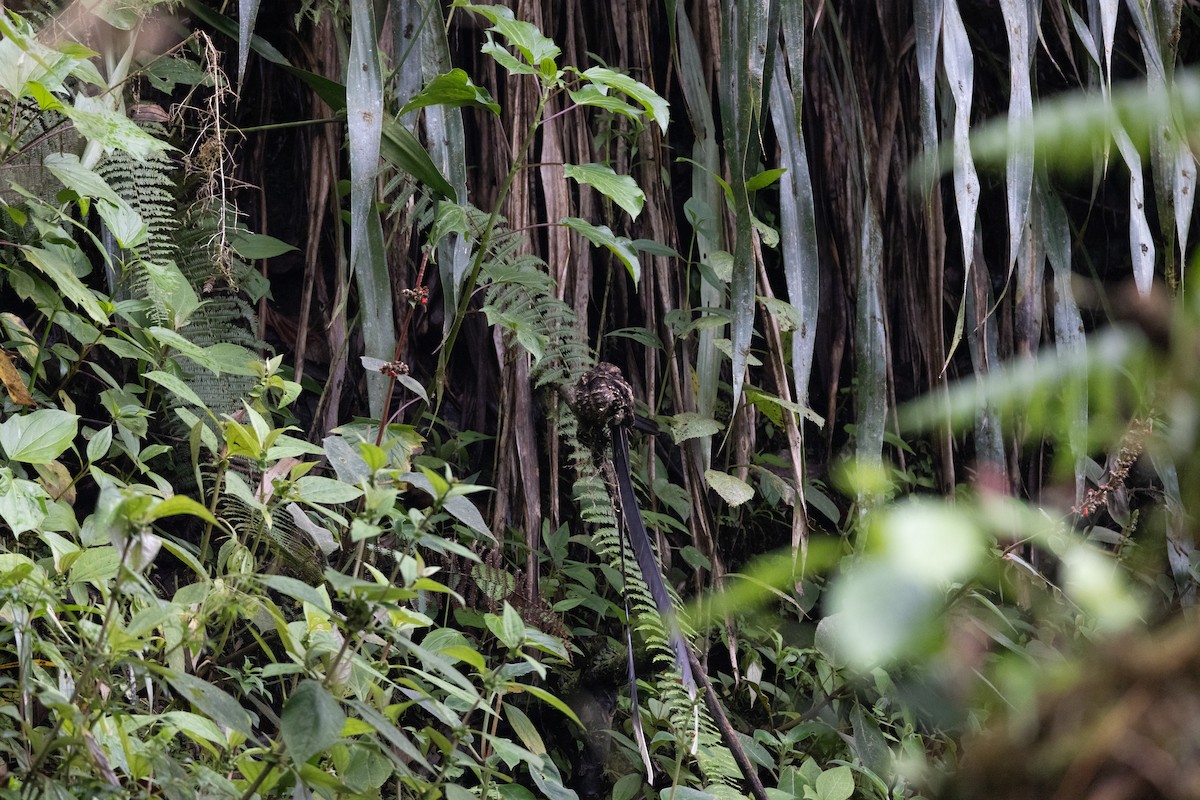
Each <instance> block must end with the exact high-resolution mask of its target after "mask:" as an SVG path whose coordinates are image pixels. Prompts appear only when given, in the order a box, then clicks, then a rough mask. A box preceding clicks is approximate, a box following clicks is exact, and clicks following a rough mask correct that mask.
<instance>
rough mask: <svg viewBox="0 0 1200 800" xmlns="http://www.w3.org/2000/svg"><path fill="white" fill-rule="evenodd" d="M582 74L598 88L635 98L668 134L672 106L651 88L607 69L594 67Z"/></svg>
mask: <svg viewBox="0 0 1200 800" xmlns="http://www.w3.org/2000/svg"><path fill="white" fill-rule="evenodd" d="M581 74H582V75H583V77H585V78H587V79H588V80H589V81H591V82H592V83H594V84H596V85H598V86H606V87H610V88H613V89H616V90H617V91H618V92H621V93H622V94H625V95H627V96H629V97H631V98H633V99H634V100H635V101H636V102H638V103H640V104H641V106H642V108H644V109H646V113H647V114H648V115H649V116H650V119H652V120H654V121H655V122H657V123H658V127H659V128H660V129H661V130H662V132H663V133H666V132H667V125H669V124H670V122H671V106H670V104H669V103H667V101H666V100H664V99H663V98H662V97H660V96H659V95H658V93H657V92H655V91H654V90H653V89H651V88H650V87H649V86H647V85H646V84H644V83H642V82H640V81H636V80H634V79H633V78H631V77H629V76H628V75H626V74H624V73H622V72H617V71H616V70H611V69H608V68H607V67H592V68H591V69H588V70H585V71H584V72H583V73H581Z"/></svg>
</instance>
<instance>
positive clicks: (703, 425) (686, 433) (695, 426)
mask: <svg viewBox="0 0 1200 800" xmlns="http://www.w3.org/2000/svg"><path fill="white" fill-rule="evenodd" d="M669 425H670V427H671V438H672V439H673V440H675V444H679V443H680V442H684V441H687V440H688V439H697V438H699V437H701V436H712V435H714V434H717V433H720V432H721V429H722V428H724V427H725V426H724V425H722V424H721V423H719V422H717V421H716V420H715V419H712V418H711V417H705V416H703V415H701V414H696V413H694V412H690V411H685V412H684V413H682V414H676V415H675V416H673V417H671V418H670V421H669Z"/></svg>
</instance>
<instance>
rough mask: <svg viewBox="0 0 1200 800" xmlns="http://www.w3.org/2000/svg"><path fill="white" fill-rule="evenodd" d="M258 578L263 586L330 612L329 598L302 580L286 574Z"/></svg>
mask: <svg viewBox="0 0 1200 800" xmlns="http://www.w3.org/2000/svg"><path fill="white" fill-rule="evenodd" d="M258 579H259V581H260V582H261V583H262V584H263V585H264V586H268V587H270V588H272V589H274V590H275V591H277V592H279V593H280V594H285V595H287V596H288V597H291V598H292V599H294V600H299V601H300V602H303V603H308V604H309V605H310V606H313V607H314V608H317V609H319V610H321V611H322V612H324V613H325V614H330V613H332V612H331V611H330V608H329V599H328V598H327V597H325V595H323V594H322V593H321V592H319V591H318V590H317V589H315V588H313V587H312V586H309V585H308V584H307V583H305V582H304V581H300V580H297V579H295V578H290V577H288V576H287V575H260V576H258Z"/></svg>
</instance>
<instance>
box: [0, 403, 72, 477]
mask: <svg viewBox="0 0 1200 800" xmlns="http://www.w3.org/2000/svg"><path fill="white" fill-rule="evenodd" d="M78 432H79V416H78V415H77V414H70V413H68V412H66V411H61V410H59V409H56V408H39V409H38V410H36V411H33V412H31V413H29V414H22V415H19V416H12V417H9V418H8V419H6V420H5V421H4V422H0V449H3V450H4V453H5V455H6V456H7V457H8V458H9V459H10V460H12V461H21V462H24V463H26V464H48V463H50V462H51V461H53V460H54V459H56V458H58V457H59V456H60V455H62V454H63V452H64V451H65V450H66V449H67V448H68V447H70V446H71V442H72V441H73V440H74V439H75V435H76V434H77V433H78Z"/></svg>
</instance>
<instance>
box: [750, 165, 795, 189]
mask: <svg viewBox="0 0 1200 800" xmlns="http://www.w3.org/2000/svg"><path fill="white" fill-rule="evenodd" d="M786 172H787V170H786V169H785V168H783V167H776V168H775V169H764V170H763V171H762V172H760V173H758V174H757V175H755V176H754V177H753V178H751V179H750V180H748V181H746V191H748V192H757V191H759V190H760V189H765V188H767V187H768V186H770V185H771V184H773V183H775V182H776V181H777V180H779V179H780V178H782V177H783V175H784V173H786Z"/></svg>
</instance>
